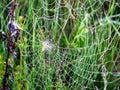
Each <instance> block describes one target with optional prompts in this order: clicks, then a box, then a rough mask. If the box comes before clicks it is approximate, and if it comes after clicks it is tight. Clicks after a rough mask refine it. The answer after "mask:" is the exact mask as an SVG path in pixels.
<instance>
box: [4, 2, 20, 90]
mask: <svg viewBox="0 0 120 90" xmlns="http://www.w3.org/2000/svg"><path fill="white" fill-rule="evenodd" d="M16 6H18V4H17V3H16V0H14V1H13V4H12V5H11V7H9V14H8V18H9V20H8V25H7V27H8V34H7V35H6V34H5V33H4V32H2V40H3V41H5V43H6V57H5V58H6V61H5V71H4V76H3V79H2V85H3V87H2V90H11V86H12V84H13V82H14V69H13V65H12V64H13V63H10V61H11V58H12V62H14V60H15V58H16V55H17V53H16V51H15V48H16V42H17V40H18V38H19V34H20V29H19V26H18V24H17V23H16V22H15V20H14V11H15V8H16Z"/></svg>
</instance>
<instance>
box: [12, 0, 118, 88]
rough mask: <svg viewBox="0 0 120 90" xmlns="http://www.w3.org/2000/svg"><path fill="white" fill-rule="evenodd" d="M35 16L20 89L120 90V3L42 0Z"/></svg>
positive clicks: (23, 51) (26, 36) (26, 34)
mask: <svg viewBox="0 0 120 90" xmlns="http://www.w3.org/2000/svg"><path fill="white" fill-rule="evenodd" d="M38 4H39V5H38ZM29 16H30V17H31V19H30V20H29V21H28V22H27V19H26V23H27V24H29V25H28V26H27V27H26V28H25V29H24V30H22V33H23V35H22V38H21V39H22V40H23V41H22V43H21V42H19V41H18V44H17V45H18V46H19V49H20V65H19V66H20V69H21V75H20V78H17V80H15V83H16V84H15V87H14V88H15V89H20V90H120V84H119V83H120V49H119V45H120V44H119V43H120V32H119V31H120V3H119V0H118V1H117V0H37V3H34V4H32V5H31V13H28V16H27V17H29ZM27 17H26V18H27ZM16 76H17V74H16Z"/></svg>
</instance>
